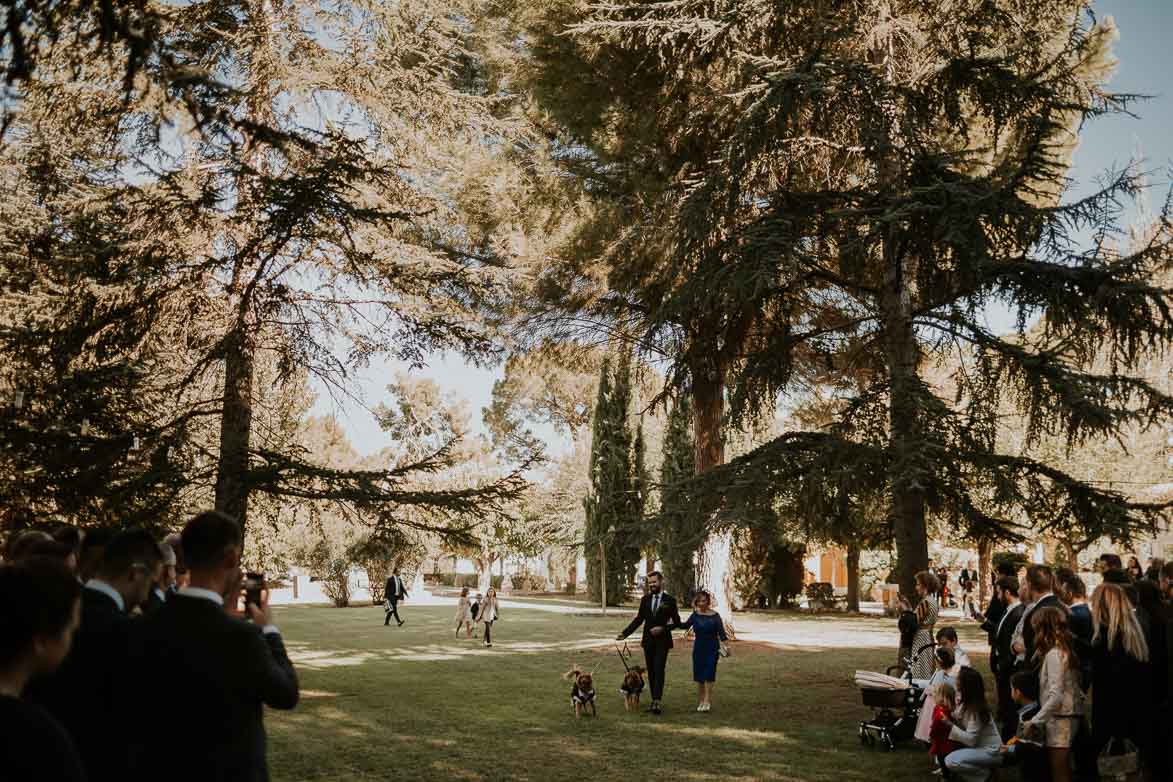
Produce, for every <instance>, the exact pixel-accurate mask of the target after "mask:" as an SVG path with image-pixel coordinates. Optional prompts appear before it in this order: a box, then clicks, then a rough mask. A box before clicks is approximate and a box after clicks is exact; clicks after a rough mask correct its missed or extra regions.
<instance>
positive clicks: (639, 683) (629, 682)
mask: <svg viewBox="0 0 1173 782" xmlns="http://www.w3.org/2000/svg"><path fill="white" fill-rule="evenodd" d="M644 673H645V671H644V669H643V668H641V667H639V666H638V665H637V666H635V667H634V668H628V669H627V673H625V674H623V686H622V687H620V688H619V691H620V692H621V693H623V707H624V708H625V709H627V710H628V711H639V696H640V693H642V692H643V691H644Z"/></svg>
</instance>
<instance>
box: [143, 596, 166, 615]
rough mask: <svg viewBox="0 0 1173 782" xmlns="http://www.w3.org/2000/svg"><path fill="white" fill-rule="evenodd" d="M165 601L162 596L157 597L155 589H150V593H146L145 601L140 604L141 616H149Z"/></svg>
mask: <svg viewBox="0 0 1173 782" xmlns="http://www.w3.org/2000/svg"><path fill="white" fill-rule="evenodd" d="M166 602H167V601H166V600H165V599H164V598H161V597H159V595H158V594H157V593H156V592H155V590H154V589H152V590H151V592H150V594H149V595H147V600H146V602H145V603H143V604H142V610H143V616H150V615H151V614H153V613H155V612H156V611H158V610H159V609H160V608H162V607H163V604H164V603H166Z"/></svg>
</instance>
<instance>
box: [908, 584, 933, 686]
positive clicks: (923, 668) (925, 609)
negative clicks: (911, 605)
mask: <svg viewBox="0 0 1173 782" xmlns="http://www.w3.org/2000/svg"><path fill="white" fill-rule="evenodd" d="M940 591H941V582H940V581H939V580H938V579H937V576H936V574H935V573H933V572H931V571H928V570H925V571H922V572H920V573H917V574H916V594H917V596H918V597H919V598H920V602H919V603H917V605H916V609H915V610H916V621H917V629H916V636H914V637H913V639H912V653H913V654H916V653H917V652H918V651H920V649H921V648H922V647H924V646H930V645H933V644H935V643H936V640H935V638H936V636H935V635H934V631H933V626H934V625H935V624H937V612H938V611H939V610H940V604H939V603H938V597H937V595H938V594H939V593H940ZM901 600H902V602H904V604H905V605H908V602H907V601H905V600H903V598H901ZM935 665H936V661H935V659H934V658H933V654H932V649H928V650H926V651H924V652H921V654H920V656H918V657H917V658H916V659H915V660H914V661H913V663H912V678H914V679H928V678H929V677H931V676H932V675H933V668H934V667H935Z"/></svg>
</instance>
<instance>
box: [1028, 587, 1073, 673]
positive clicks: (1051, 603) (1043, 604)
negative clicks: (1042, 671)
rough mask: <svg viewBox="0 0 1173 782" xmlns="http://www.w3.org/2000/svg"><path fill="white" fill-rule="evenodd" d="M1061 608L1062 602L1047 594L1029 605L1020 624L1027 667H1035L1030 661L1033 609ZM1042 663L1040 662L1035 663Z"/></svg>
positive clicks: (1033, 635) (1032, 655) (1032, 648)
mask: <svg viewBox="0 0 1173 782" xmlns="http://www.w3.org/2000/svg"><path fill="white" fill-rule="evenodd" d="M1048 607H1050V608H1062V607H1063V604H1062V603H1060V602H1059V598H1057V597H1055V596H1054V595H1047V596H1046V597H1044V598H1043V599H1042V600H1040V601H1038V602H1037V603H1035V604H1034V605H1033V606H1031V609H1030V612H1029V613H1027V615H1026V623H1025V624H1023V626H1022V645H1023V646H1024V647H1026V664H1027V666H1028V667H1031V668H1033V667H1035V665H1036V663H1034V662H1032V661H1033V660H1034V656H1035V631H1034V628H1033V627H1032V626H1031V621H1030V617H1031V614H1033V613H1034V612H1035V611H1038V610H1039V609H1040V608H1048ZM1037 664H1038V665H1042V663H1041V662H1039V663H1037Z"/></svg>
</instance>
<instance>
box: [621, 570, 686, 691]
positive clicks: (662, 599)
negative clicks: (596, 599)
mask: <svg viewBox="0 0 1173 782" xmlns="http://www.w3.org/2000/svg"><path fill="white" fill-rule="evenodd" d="M663 587H664V577H663V576H662V575H660V572H659V571H652V572H651V573H648V593H647V594H646V595H644V597H643V599H642V600H640V602H639V612H638V613H636V615H635V619H632V620H631V624H629V625H628V626H627V627H626V628H624V630H623V632H621V633H620V634H619V635H618V640H620V641H622V640H623V639H624V638H626V637H627V636H629V635H631V634H632V633H634V632H635V631H636V629H637V628H638V627H639V626H640V625H643V636H642V638H641V639H640V646H642V647H643V648H644V661H645V665H646V667H647V669H648V685H649V687H650V688H651V691H652V713H653V714H659V713H660V712H661V711H662V707H661V704H660V701H661V700H662V699H663V697H664V669H665V668H666V667H667V665H668V652H669V650H671V649H672V630H673V629H675V628H677V627H679V626H680V624H681V621H680V611H679V610H678V609H677V607H676V598H674V597H672V595H669V594H665V593H664V592H663Z"/></svg>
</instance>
